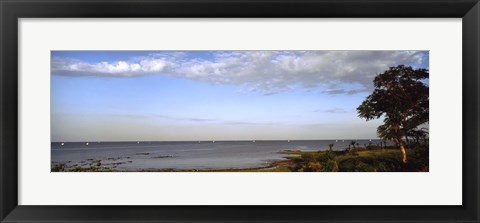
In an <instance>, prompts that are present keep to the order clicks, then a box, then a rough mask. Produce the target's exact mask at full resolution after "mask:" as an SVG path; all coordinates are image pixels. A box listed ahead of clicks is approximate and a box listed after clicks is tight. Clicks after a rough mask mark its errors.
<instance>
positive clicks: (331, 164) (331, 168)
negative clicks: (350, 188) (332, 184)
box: [322, 160, 339, 172]
mask: <svg viewBox="0 0 480 223" xmlns="http://www.w3.org/2000/svg"><path fill="white" fill-rule="evenodd" d="M338 170H339V168H338V164H337V161H335V160H328V161H327V162H326V163H325V164H324V165H323V167H322V171H324V172H338Z"/></svg>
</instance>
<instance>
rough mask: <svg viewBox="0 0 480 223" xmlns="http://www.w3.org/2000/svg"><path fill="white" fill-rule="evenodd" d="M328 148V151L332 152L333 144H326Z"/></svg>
mask: <svg viewBox="0 0 480 223" xmlns="http://www.w3.org/2000/svg"><path fill="white" fill-rule="evenodd" d="M328 148H329V150H330V151H332V150H333V143H331V144H328Z"/></svg>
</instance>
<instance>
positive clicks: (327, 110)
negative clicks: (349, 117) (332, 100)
mask: <svg viewBox="0 0 480 223" xmlns="http://www.w3.org/2000/svg"><path fill="white" fill-rule="evenodd" d="M316 111H319V110H316ZM322 112H328V113H337V114H339V113H347V112H348V111H347V110H345V109H343V108H331V109H326V110H322Z"/></svg>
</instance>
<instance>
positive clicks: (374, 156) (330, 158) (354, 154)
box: [51, 146, 429, 172]
mask: <svg viewBox="0 0 480 223" xmlns="http://www.w3.org/2000/svg"><path fill="white" fill-rule="evenodd" d="M428 150H429V149H428V146H427V147H425V146H420V147H417V148H415V149H414V148H408V149H407V153H408V154H410V156H409V157H410V159H409V162H407V163H402V161H401V153H400V151H399V148H396V147H356V148H353V149H348V150H347V149H345V150H321V151H303V150H289V149H287V150H281V151H279V152H278V153H280V154H285V155H288V156H283V157H282V158H283V159H281V160H270V161H268V160H267V162H269V163H268V165H265V166H260V167H247V168H222V169H196V168H192V169H174V168H162V169H153V168H152V169H138V170H119V169H116V167H117V166H115V165H121V164H120V163H115V162H110V163H108V162H107V163H102V162H104V161H106V160H93V161H90V162H89V163H84V164H82V165H80V166H79V165H77V164H74V165H67V164H65V163H60V164H55V165H54V164H52V167H51V168H52V169H51V172H429V161H428Z"/></svg>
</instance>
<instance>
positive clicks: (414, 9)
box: [0, 0, 480, 222]
mask: <svg viewBox="0 0 480 223" xmlns="http://www.w3.org/2000/svg"><path fill="white" fill-rule="evenodd" d="M0 15H1V18H0V19H1V21H0V23H1V25H0V36H1V37H0V38H1V52H0V67H1V75H0V104H1V113H0V133H1V134H0V155H1V157H0V180H1V185H0V196H1V197H0V219H1V222H192V221H194V222H479V219H480V218H479V209H480V207H479V200H480V197H479V194H480V193H479V188H480V185H479V173H480V172H479V163H480V156H479V152H478V148H479V144H478V141H479V131H478V128H479V74H480V72H479V71H480V63H479V59H480V58H479V54H480V48H479V47H480V44H479V41H480V36H479V35H480V33H479V32H480V26H479V25H480V23H479V22H480V17H479V16H480V5H479V3H478V0H366V1H360V0H142V1H135V0H119V1H108V0H100V1H92V0H63V1H58V0H37V1H34V0H0ZM75 17H85V18H107V17H112V18H123V17H126V18H132V17H212V18H227V17H250V18H252V17H258V18H266V17H269V18H277V17H286V18H292V17H309V18H310V17H333V18H354V17H360V18H365V17H369V18H430V17H431V18H462V21H463V22H462V29H463V30H462V35H463V37H462V41H463V43H462V44H463V65H462V66H463V74H462V78H463V80H462V84H463V89H462V94H463V101H462V103H463V108H462V109H463V142H462V149H463V182H462V184H463V205H461V206H42V205H39V206H26V205H18V197H17V195H18V174H17V173H18V155H17V146H18V141H17V140H18V124H17V120H18V99H17V96H18V77H17V71H18V70H17V69H18V68H17V64H18V39H17V38H18V23H17V20H18V19H19V18H75ZM452 149H454V148H452ZM438 196H442V195H441V194H439V195H438Z"/></svg>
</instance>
